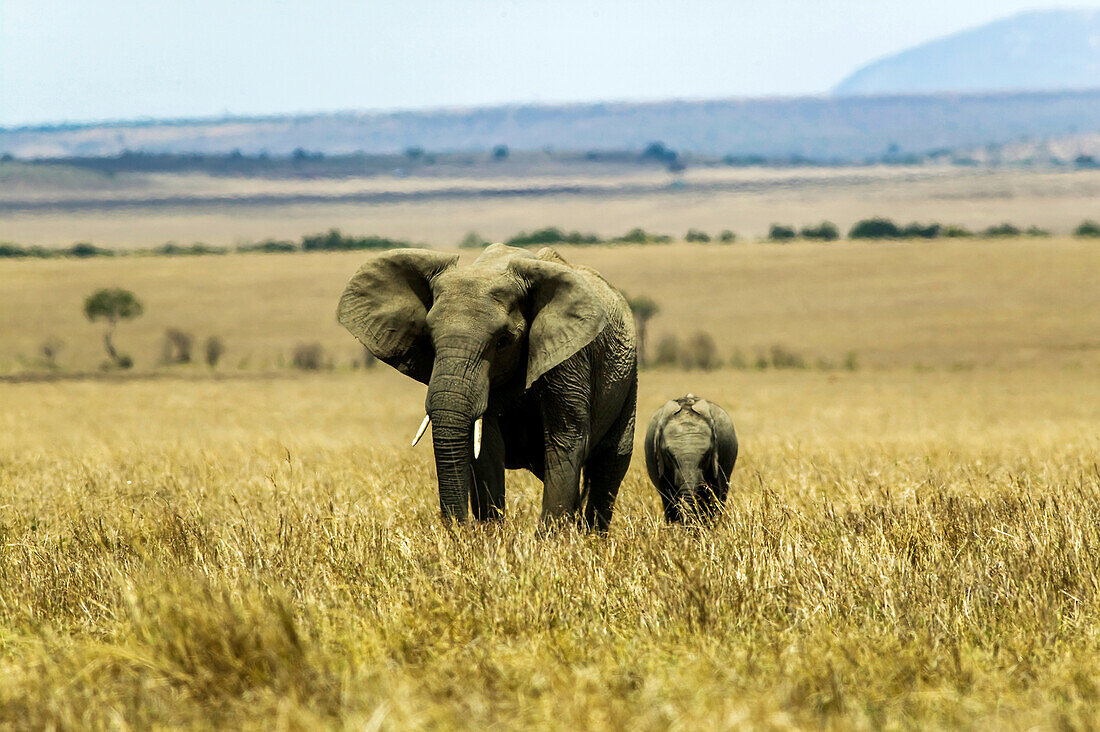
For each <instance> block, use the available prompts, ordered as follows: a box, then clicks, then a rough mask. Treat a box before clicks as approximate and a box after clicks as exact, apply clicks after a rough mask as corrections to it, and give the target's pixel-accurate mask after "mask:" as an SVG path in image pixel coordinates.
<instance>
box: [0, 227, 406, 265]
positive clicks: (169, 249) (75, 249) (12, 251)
mask: <svg viewBox="0 0 1100 732" xmlns="http://www.w3.org/2000/svg"><path fill="white" fill-rule="evenodd" d="M411 246H413V244H412V242H408V241H405V240H403V239H390V238H388V237H384V236H350V235H348V234H344V233H342V232H341V231H340V230H339V229H329V230H328V231H327V232H324V233H323V234H306V235H305V236H303V237H302V238H301V240H300V241H297V242H294V241H289V240H279V239H265V240H264V241H260V242H248V243H242V244H238V245H237V246H235V247H218V246H212V245H210V244H203V243H201V242H196V243H194V244H189V245H183V244H177V243H176V242H168V243H166V244H162V245H161V246H158V247H151V248H148V249H132V250H124V251H116V250H114V249H105V248H103V247H97V246H95V245H93V244H89V243H87V242H80V243H78V244H73V245H72V246H71V247H67V248H65V249H48V248H46V247H40V246H30V247H24V246H20V245H18V244H12V243H9V242H0V259H3V258H9V259H14V258H19V259H30V258H33V259H53V258H57V257H66V258H76V259H88V258H91V257H114V256H154V257H187V256H203V255H208V254H229V253H230V252H238V253H261V254H271V253H282V252H341V251H357V250H370V249H400V248H403V247H411Z"/></svg>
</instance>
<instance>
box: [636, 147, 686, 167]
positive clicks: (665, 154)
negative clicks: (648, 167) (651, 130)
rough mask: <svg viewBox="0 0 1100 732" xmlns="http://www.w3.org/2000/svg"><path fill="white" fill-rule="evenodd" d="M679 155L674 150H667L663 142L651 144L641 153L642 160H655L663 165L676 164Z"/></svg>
mask: <svg viewBox="0 0 1100 732" xmlns="http://www.w3.org/2000/svg"><path fill="white" fill-rule="evenodd" d="M678 157H679V155H678V154H677V153H676V151H675V150H669V149H668V148H667V147H665V144H664V143H663V142H651V143H649V144H648V145H646V148H645V150H644V151H643V152H642V160H656V161H659V162H662V163H665V164H669V165H670V164H672V163H674V162H676V159H677V158H678Z"/></svg>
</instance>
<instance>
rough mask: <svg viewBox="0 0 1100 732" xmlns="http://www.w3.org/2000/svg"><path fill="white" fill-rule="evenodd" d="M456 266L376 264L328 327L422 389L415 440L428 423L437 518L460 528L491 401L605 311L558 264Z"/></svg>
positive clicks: (502, 256) (391, 257) (412, 255)
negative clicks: (455, 521) (338, 327)
mask: <svg viewBox="0 0 1100 732" xmlns="http://www.w3.org/2000/svg"><path fill="white" fill-rule="evenodd" d="M457 261H458V257H457V256H455V255H451V254H443V253H440V252H433V251H428V250H423V249H406V250H400V251H393V252H388V253H386V254H382V255H380V256H377V257H375V258H373V259H371V260H369V261H368V262H367V263H366V264H364V265H363V266H362V267H361V268H360V269H359V271H358V272H357V273H356V274H355V276H354V277H352V279H351V281H350V282H349V283H348V286H347V288H346V289H345V290H344V294H343V296H342V297H341V298H340V305H339V309H338V311H337V319H338V320H339V322H340V323H341V324H342V325H343V326H344V327H345V328H347V329H348V330H349V331H350V332H351V333H352V334H353V335H354V336H355V337H356V338H358V339H359V340H360V342H362V343H363V345H364V346H366V348H367V349H368V350H369V351H370V352H371V353H373V354H374V355H375V356H376V357H377V358H378V359H379V360H381V361H384V362H386V363H388V364H389V365H391V366H393V367H394V368H396V369H397V370H399V371H401V372H402V373H404V374H407V375H408V376H410V377H412V378H414V379H416V380H417V381H420V382H422V383H425V384H427V385H428V395H427V400H426V402H425V409H426V411H427V417H426V418H425V422H424V424H423V425H422V426H421V433H422V432H423V429H424V427H426V425H427V421H428V420H430V421H431V423H432V442H433V446H434V448H435V462H436V471H437V474H438V479H439V501H440V507H441V508H442V511H443V514H444V515H445V516H449V517H454V518H459V519H462V518H465V516H466V510H467V505H468V502H469V494H470V488H471V480H472V478H473V476H472V463H471V460H473V459H476V458H477V456H478V452H479V450H480V433H481V421H482V417H483V416H484V415H485V413H486V410H487V409H489V407H490V402H491V401H492V400H491V396H492V397H494V398H501V395H507V394H512V395H519V394H520V393H522V392H523V391H524V390H526V389H528V388H530V387H531V386H532V385H533V384H534V383H535V382H536V381H538V379H539V378H540V377H541V376H543V375H544V374H545V373H546V372H547V371H549V370H550V369H552V368H554V367H555V366H557V365H559V364H560V363H562V362H563V361H565V360H566V359H568V358H569V357H571V356H573V355H574V354H576V353H577V352H578V351H579V350H581V349H582V348H584V347H585V346H586V345H587V344H589V343H590V342H591V341H592V340H593V339H594V338H595V337H596V336H597V335H598V334H599V333H600V331H601V330H602V329H603V327H604V325H605V324H606V322H607V312H606V310H605V308H604V307H603V305H602V304H601V303H600V301H599V299H598V298H597V297H596V296H595V295H594V293H592V291H591V290H590V288H589V287H588V286H587V285H585V283H584V282H583V280H582V279H581V278H580V277H578V276H577V275H576V274H575V272H574V271H573V270H572V269H571V268H570V267H568V266H566V265H565V264H564V263H560V260H559V261H558V262H555V261H548V259H546V258H541V257H535V256H534V255H532V254H531V253H529V252H527V251H525V250H522V249H514V248H511V247H505V246H502V245H499V244H494V245H493V246H491V247H489V248H488V249H486V251H485V252H484V253H483V254H482V255H481V256H480V257H479V258H478V259H477V261H475V262H474V263H473V264H472V265H471V266H469V267H463V268H460V267H458V266H456V265H457ZM421 433H418V435H417V438H418V439H419V435H420V434H421ZM414 444H415V440H414Z"/></svg>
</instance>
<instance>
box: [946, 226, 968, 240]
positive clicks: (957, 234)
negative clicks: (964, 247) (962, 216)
mask: <svg viewBox="0 0 1100 732" xmlns="http://www.w3.org/2000/svg"><path fill="white" fill-rule="evenodd" d="M943 235H944V236H946V237H947V238H949V239H963V238H966V237H970V236H974V232H973V231H971V230H970V229H968V228H966V227H965V226H960V225H959V224H948V225H947V226H946V227H944V230H943Z"/></svg>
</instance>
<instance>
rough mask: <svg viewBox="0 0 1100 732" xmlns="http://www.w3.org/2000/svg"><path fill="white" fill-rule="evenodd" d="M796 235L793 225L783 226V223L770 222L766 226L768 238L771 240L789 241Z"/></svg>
mask: <svg viewBox="0 0 1100 732" xmlns="http://www.w3.org/2000/svg"><path fill="white" fill-rule="evenodd" d="M796 236H798V233H797V232H795V230H794V227H793V226H784V225H783V224H772V225H771V226H770V227H769V228H768V238H769V239H770V240H772V241H790V240H791V239H794V238H795V237H796Z"/></svg>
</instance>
